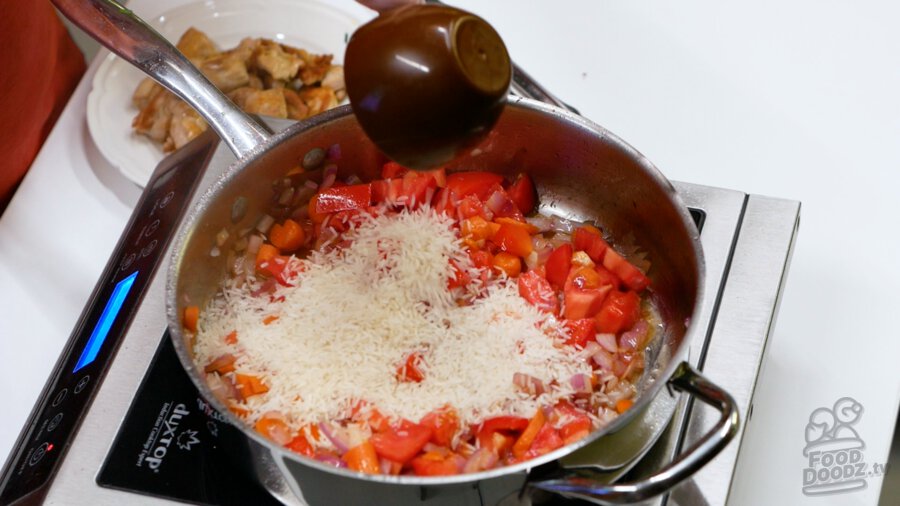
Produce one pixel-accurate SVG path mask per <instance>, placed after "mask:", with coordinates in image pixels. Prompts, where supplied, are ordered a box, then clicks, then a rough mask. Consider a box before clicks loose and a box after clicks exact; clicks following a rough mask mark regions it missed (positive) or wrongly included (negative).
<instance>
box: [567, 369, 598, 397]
mask: <svg viewBox="0 0 900 506" xmlns="http://www.w3.org/2000/svg"><path fill="white" fill-rule="evenodd" d="M569 384H570V385H571V386H572V390H574V392H575V396H576V397H585V396H590V395H591V394H592V393H593V392H594V388H593V385H591V377H590V376H588V375H587V374H575V375H573V376H572V377H571V378H570V379H569Z"/></svg>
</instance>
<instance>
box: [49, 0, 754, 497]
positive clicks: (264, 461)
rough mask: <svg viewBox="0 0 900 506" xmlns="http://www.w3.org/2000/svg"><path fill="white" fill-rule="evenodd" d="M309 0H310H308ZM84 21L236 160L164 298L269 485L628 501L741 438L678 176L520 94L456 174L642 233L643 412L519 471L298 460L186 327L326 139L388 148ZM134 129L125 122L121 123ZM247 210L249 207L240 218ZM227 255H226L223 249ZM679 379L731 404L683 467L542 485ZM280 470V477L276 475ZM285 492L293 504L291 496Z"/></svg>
mask: <svg viewBox="0 0 900 506" xmlns="http://www.w3.org/2000/svg"><path fill="white" fill-rule="evenodd" d="M298 1H299V0H298ZM54 3H55V4H56V5H57V7H58V8H59V9H60V10H61V11H62V12H63V13H64V14H65V15H66V16H67V17H69V18H70V19H72V20H73V21H74V22H75V23H76V24H77V25H79V26H80V27H81V28H83V29H84V30H85V31H87V32H88V33H90V34H91V35H93V36H94V38H96V39H97V40H98V41H100V42H101V43H102V44H104V45H105V46H106V47H108V48H109V49H110V50H112V51H113V52H115V53H116V54H118V55H119V56H121V57H122V58H124V59H125V60H127V61H129V62H131V63H132V64H134V65H135V66H137V67H138V68H140V69H141V70H143V71H144V72H146V73H147V74H148V75H150V76H151V77H153V78H155V79H156V80H157V81H159V82H160V83H161V84H163V85H164V86H166V87H167V88H169V89H171V90H172V91H173V92H174V93H176V95H178V96H179V97H181V98H183V99H184V100H186V101H187V102H188V103H190V104H191V105H192V106H194V108H195V109H197V110H198V112H200V113H201V114H202V115H203V117H204V118H205V119H206V120H207V121H208V122H209V124H210V125H211V126H212V128H214V129H215V130H216V132H217V133H218V134H219V135H220V136H221V137H222V139H223V140H224V142H226V143H227V145H228V146H229V147H230V148H231V149H232V151H233V152H234V153H235V155H236V156H237V158H238V160H237V162H236V163H234V164H233V165H232V166H231V167H230V168H229V169H228V170H227V171H226V172H225V174H224V175H223V176H222V177H221V178H220V179H219V180H218V181H217V182H216V183H215V184H214V185H213V186H212V187H211V188H210V189H209V190H208V191H207V192H206V193H205V195H204V196H203V197H202V199H201V200H200V203H199V205H198V206H197V207H196V208H195V209H192V210H191V211H190V212H189V215H188V216H187V218H186V220H185V222H184V223H183V224H182V225H181V227H180V229H179V232H178V237H177V238H176V241H175V246H174V248H173V256H172V258H171V261H170V270H169V274H168V276H169V277H168V284H167V291H166V295H167V298H168V301H167V307H168V318H169V326H170V334H171V336H172V338H173V340H174V345H175V349H176V350H177V352H178V355H179V357H180V359H181V361H182V364H183V365H184V367H185V369H186V370H187V372H188V374H189V375H190V376H191V378H192V379H193V381H194V383H195V384H196V386H197V388H198V389H199V390H200V392H201V394H203V395H204V396H205V397H206V398H207V399H209V401H210V402H211V403H212V404H213V405H214V406H215V407H216V408H218V409H219V411H220V412H221V413H222V414H223V416H225V418H227V419H228V420H229V421H230V422H231V423H232V424H234V425H235V426H237V427H239V428H240V429H241V430H242V431H243V434H244V435H245V436H246V441H245V442H243V444H246V448H245V449H246V450H248V452H249V453H248V454H249V455H251V457H249V458H250V459H251V460H252V462H250V464H252V467H253V468H254V469H255V470H257V472H258V473H259V477H260V479H261V480H263V481H271V480H273V479H280V478H284V479H285V480H286V481H287V483H288V485H289V487H290V489H291V490H292V491H293V493H294V495H296V496H297V497H300V498H301V500H302V501H305V502H308V503H315V504H353V503H358V504H372V503H376V502H377V503H384V504H407V503H408V504H416V503H420V502H427V503H430V504H461V503H475V504H495V503H499V502H519V501H523V502H528V501H529V497H530V495H529V494H530V492H531V491H534V490H538V489H540V490H544V491H552V492H555V493H561V494H564V495H570V496H577V497H583V498H588V499H591V500H594V501H599V502H609V503H625V502H634V501H638V500H642V499H645V498H648V497H652V496H654V495H657V494H660V493H663V492H665V491H666V490H668V489H670V488H671V487H672V486H674V485H675V484H677V483H678V482H679V481H681V480H683V479H684V478H686V477H687V476H689V475H690V474H692V473H693V472H695V471H696V470H697V469H699V468H700V467H701V466H702V465H704V464H705V463H706V462H708V461H709V460H710V459H712V458H713V457H714V456H715V455H716V454H717V453H718V452H719V451H721V449H722V448H724V447H725V445H726V444H727V443H728V442H729V441H730V440H731V438H732V437H733V436H734V435H735V434H736V432H737V427H738V415H737V411H736V407H735V404H734V401H733V400H732V399H731V397H730V396H729V395H728V394H727V393H726V392H724V391H722V390H721V389H719V388H718V387H716V386H715V385H713V384H712V383H710V382H709V381H707V380H706V379H704V378H703V377H702V376H700V375H699V374H698V373H697V372H695V371H693V370H692V369H691V368H690V366H688V365H687V363H686V362H682V359H683V358H684V356H685V353H686V349H687V344H688V341H689V340H690V338H691V327H690V321H691V319H692V318H693V317H694V315H695V312H696V311H697V308H699V307H700V305H701V304H700V302H701V300H702V298H703V293H702V287H703V277H704V263H703V255H702V251H701V247H700V242H699V235H698V232H697V230H696V228H695V227H694V225H693V222H692V221H691V219H690V216H689V214H688V212H687V209H686V207H685V206H684V204H683V203H682V202H681V200H680V199H679V197H678V195H677V194H676V193H675V190H674V189H673V188H672V186H671V184H670V183H669V182H668V181H667V180H666V179H665V178H664V177H663V176H662V175H661V174H660V173H659V171H658V170H657V169H656V168H655V167H654V166H653V165H652V164H651V163H650V162H649V161H648V160H647V159H646V158H644V157H643V156H642V155H641V154H640V153H638V152H637V151H636V150H634V149H633V148H632V147H630V146H629V145H628V144H626V143H625V142H624V141H622V140H621V139H619V138H618V137H616V136H615V135H613V134H611V133H610V132H608V131H606V130H604V129H603V128H602V127H600V126H598V125H596V124H594V123H592V122H590V121H588V120H586V119H584V118H582V117H580V116H577V115H575V114H573V113H571V112H569V111H566V110H563V109H560V108H557V107H554V106H550V105H546V104H543V103H538V102H534V101H530V100H527V99H519V98H511V101H510V103H509V104H508V106H507V107H506V108H505V111H504V113H503V114H502V115H501V117H500V119H499V121H498V123H497V126H496V127H495V129H494V131H493V132H492V134H491V135H490V137H489V139H488V140H487V141H486V143H485V145H483V146H482V147H481V149H480V153H479V154H478V155H477V156H470V157H468V158H466V159H463V160H460V161H458V162H457V163H455V164H454V165H453V166H452V167H450V168H449V169H450V170H453V169H460V168H465V169H467V170H489V171H494V172H499V173H503V174H508V175H515V174H516V173H518V172H520V171H523V170H524V171H527V172H528V173H529V174H530V175H531V177H532V178H533V179H534V181H535V183H536V185H537V187H538V191H539V193H540V195H541V208H542V211H543V212H546V213H552V214H557V215H562V216H564V217H566V218H571V219H575V220H579V221H596V222H598V223H600V224H602V225H603V228H604V230H606V231H608V232H609V234H610V235H611V236H612V237H613V238H614V239H615V238H622V237H625V236H626V235H628V234H633V236H634V238H635V240H636V243H637V244H639V245H641V247H642V248H643V249H645V250H647V251H648V258H650V259H651V261H652V263H653V267H652V270H651V271H650V272H649V275H650V277H651V279H652V280H653V287H652V295H651V297H652V300H653V302H654V304H655V305H656V306H657V308H658V309H659V311H660V314H661V316H662V318H663V321H664V328H665V330H664V332H663V333H662V335H661V336H659V337H658V339H657V341H656V342H655V344H654V346H652V347H651V348H652V349H651V350H650V351H648V356H647V357H646V358H647V367H646V371H645V373H644V376H643V377H642V379H641V381H640V384H639V385H638V394H637V396H636V402H635V404H634V406H633V407H632V408H631V409H629V410H628V411H626V412H625V413H623V414H622V415H620V416H619V417H618V418H617V419H616V420H615V421H614V422H613V423H611V424H610V425H609V426H607V427H604V428H602V429H600V430H597V431H595V432H594V433H592V434H591V435H590V436H588V437H587V438H585V439H583V440H581V441H578V442H576V443H573V444H570V445H568V446H565V447H563V448H560V449H558V450H556V451H554V452H551V453H549V454H547V455H544V456H541V457H539V458H536V459H533V460H530V461H527V462H524V463H521V464H517V465H514V466H509V467H503V468H499V469H493V470H489V471H485V472H480V473H475V474H467V475H458V476H449V477H428V478H426V477H412V476H380V475H376V476H371V475H362V474H358V473H356V472H353V471H349V470H346V469H337V468H334V467H331V466H328V465H326V464H324V463H321V462H318V461H314V460H311V459H307V458H304V457H302V456H299V455H296V454H294V453H293V452H290V451H288V450H286V449H284V448H281V447H278V446H277V445H275V444H273V443H272V442H270V441H268V440H266V439H264V438H263V437H261V436H260V435H258V434H257V433H256V432H255V431H254V430H252V429H251V428H249V427H246V426H245V424H244V423H243V422H241V421H240V420H239V419H237V418H236V417H234V416H233V415H232V414H231V413H230V412H229V411H228V410H227V409H226V407H225V406H224V405H222V404H221V403H220V402H219V401H217V400H216V398H215V396H214V395H212V392H211V391H210V390H209V387H208V386H207V384H206V382H205V380H204V374H203V371H202V370H198V368H197V367H196V364H194V362H193V360H192V357H191V350H190V348H189V346H188V345H187V344H186V342H185V336H184V335H183V334H182V331H181V321H180V320H181V318H180V315H181V314H182V312H183V309H184V307H185V306H187V305H200V306H202V305H203V304H205V302H206V301H207V300H209V299H210V298H211V297H212V296H213V295H214V294H215V293H216V291H217V290H218V288H219V286H220V282H221V280H222V279H223V278H224V276H225V275H226V274H225V273H226V272H227V269H228V265H227V260H228V258H227V255H218V256H211V255H210V251H211V249H212V247H213V245H214V244H215V241H216V234H218V233H219V232H220V231H221V230H222V229H223V228H224V229H226V230H230V231H233V232H235V233H232V234H230V236H231V237H236V236H238V234H237V233H236V232H237V231H238V230H240V229H242V228H246V227H248V226H252V225H253V224H254V222H255V220H256V218H257V217H259V216H261V215H262V214H263V213H265V212H269V211H270V208H269V206H270V203H271V198H272V183H273V181H278V180H281V179H283V176H284V174H285V173H286V172H287V171H288V170H289V169H290V168H291V167H293V166H294V165H296V164H297V161H298V159H299V157H301V156H302V155H303V154H304V153H306V152H307V151H309V150H310V149H312V148H314V147H323V146H330V145H332V144H336V143H337V144H340V145H341V147H342V160H341V165H342V167H344V168H348V167H349V168H352V170H353V172H354V173H356V174H358V175H360V176H362V177H363V178H366V177H370V178H376V177H377V170H378V167H380V162H381V161H383V157H382V155H381V154H380V153H379V152H378V150H377V149H376V148H375V147H374V146H373V145H372V143H371V142H370V141H369V140H368V139H367V137H366V136H365V135H364V133H363V132H362V130H361V129H360V127H359V125H358V124H357V122H356V121H355V119H354V116H353V114H352V112H351V110H350V108H349V106H343V107H339V108H337V109H334V110H331V111H328V112H326V113H324V114H321V115H318V116H315V117H313V118H311V119H309V120H306V121H304V122H301V123H297V124H294V125H292V126H291V127H289V128H288V129H287V130H285V131H283V132H281V133H279V134H277V135H271V134H269V133H268V132H267V131H266V130H265V129H264V128H263V127H261V126H260V125H259V124H258V123H256V122H255V121H253V120H252V119H251V118H249V117H248V116H247V115H245V114H244V113H243V112H241V111H240V110H239V109H238V108H237V107H235V106H234V105H233V104H232V103H231V102H230V101H228V99H227V98H226V97H224V96H223V95H222V94H221V93H219V92H218V91H217V90H216V89H215V88H214V87H213V86H212V85H211V84H210V83H209V82H208V81H207V80H206V79H205V78H204V77H203V76H202V75H201V74H200V73H199V71H197V70H196V69H195V68H194V67H193V66H192V65H191V64H190V63H189V62H188V61H187V59H186V58H184V56H183V55H181V54H180V53H179V52H178V51H177V50H176V49H175V48H174V47H172V45H171V44H169V43H168V42H166V41H165V40H164V39H163V38H162V37H161V36H159V35H158V34H157V33H156V32H154V31H153V30H152V29H151V28H150V27H148V26H147V25H146V24H145V23H143V22H142V21H141V20H140V19H138V18H137V17H135V16H134V15H133V14H132V13H131V12H130V11H128V10H127V9H125V8H123V7H121V6H119V5H118V4H116V3H114V2H112V1H110V0H54ZM123 128H126V126H125V125H123ZM238 211H239V212H238ZM222 249H223V250H227V249H228V245H225V247H224V248H222ZM667 386H669V387H672V388H674V389H677V390H681V391H684V392H687V393H689V394H690V395H692V396H695V397H696V398H697V399H699V400H701V401H703V402H705V403H707V404H710V405H712V406H713V407H715V408H716V409H717V410H719V411H720V413H721V416H720V420H719V422H718V423H717V424H716V425H715V427H714V428H713V429H712V430H711V431H710V432H709V433H708V434H706V435H705V436H704V437H703V438H702V439H701V440H700V441H699V442H698V443H697V444H695V445H694V446H693V447H691V448H688V449H687V450H685V452H684V453H683V454H682V455H681V456H679V458H678V459H676V461H675V462H673V463H672V464H670V465H669V466H667V467H665V468H664V469H661V470H659V472H658V473H656V474H655V475H654V476H651V477H650V478H647V479H645V480H642V481H640V482H637V483H627V484H614V485H603V484H598V483H594V482H592V481H591V480H590V479H589V478H584V477H580V476H569V475H563V476H555V477H553V478H552V479H545V478H541V479H536V478H535V476H536V475H537V474H538V473H536V472H535V470H536V469H544V468H546V467H548V466H542V465H544V464H548V463H552V462H553V461H555V460H556V459H559V458H561V457H564V456H566V455H568V454H570V453H572V452H574V451H576V450H578V449H580V448H582V447H584V446H585V445H588V444H591V443H594V442H595V441H597V440H598V439H600V438H602V437H603V436H604V435H608V434H611V433H613V432H616V431H618V430H620V429H621V428H622V427H624V426H626V425H627V424H628V423H629V421H630V420H631V419H632V418H634V417H635V416H636V415H637V414H638V413H640V412H641V411H642V410H644V409H645V408H646V407H647V406H648V404H650V403H651V401H652V400H653V399H654V397H655V396H656V395H658V394H659V393H660V391H661V390H663V389H665V388H666V387H667ZM273 469H276V470H277V471H275V472H274V474H280V476H278V477H273ZM285 500H287V499H285Z"/></svg>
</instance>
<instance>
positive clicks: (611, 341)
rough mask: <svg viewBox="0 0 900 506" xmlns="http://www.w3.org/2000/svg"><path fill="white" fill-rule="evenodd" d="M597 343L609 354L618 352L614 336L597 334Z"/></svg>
mask: <svg viewBox="0 0 900 506" xmlns="http://www.w3.org/2000/svg"><path fill="white" fill-rule="evenodd" d="M597 342H598V343H600V346H603V349H604V350H606V351H608V352H610V353H616V352H618V351H619V347H618V346H617V345H616V335H615V334H597Z"/></svg>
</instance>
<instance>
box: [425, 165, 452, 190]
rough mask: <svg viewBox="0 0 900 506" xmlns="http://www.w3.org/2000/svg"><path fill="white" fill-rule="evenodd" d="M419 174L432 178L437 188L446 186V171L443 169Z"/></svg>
mask: <svg viewBox="0 0 900 506" xmlns="http://www.w3.org/2000/svg"><path fill="white" fill-rule="evenodd" d="M420 173H421V174H428V175H430V176H431V177H433V178H434V182H435V183H437V185H438V188H443V187H445V186H447V171H446V170H444V168H443V167H441V168H440V169H433V170H426V171H422V172H420Z"/></svg>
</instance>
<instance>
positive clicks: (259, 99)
mask: <svg viewBox="0 0 900 506" xmlns="http://www.w3.org/2000/svg"><path fill="white" fill-rule="evenodd" d="M228 97H229V98H230V99H231V100H232V101H233V102H234V103H235V104H237V106H238V107H240V108H241V109H243V110H245V111H247V112H248V113H250V114H261V115H263V116H272V117H275V118H287V114H288V112H287V104H286V103H285V98H284V93H282V92H281V90H275V89H273V90H257V89H255V88H250V87H247V86H245V87H243V88H238V89H236V90H234V91H232V92H231V93H229V95H228Z"/></svg>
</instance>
